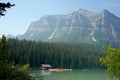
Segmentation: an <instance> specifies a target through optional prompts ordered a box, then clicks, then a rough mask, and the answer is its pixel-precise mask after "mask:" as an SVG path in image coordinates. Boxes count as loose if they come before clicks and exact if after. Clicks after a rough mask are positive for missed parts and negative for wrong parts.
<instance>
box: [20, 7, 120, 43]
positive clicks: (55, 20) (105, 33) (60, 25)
mask: <svg viewBox="0 0 120 80" xmlns="http://www.w3.org/2000/svg"><path fill="white" fill-rule="evenodd" d="M119 30H120V18H118V17H117V16H115V15H114V14H112V13H110V12H109V11H107V10H103V11H102V12H100V13H94V12H91V11H88V10H84V9H78V10H76V11H72V12H67V13H64V14H58V15H45V16H43V17H41V18H40V20H38V21H35V22H32V23H31V24H30V26H29V28H28V30H27V31H26V32H25V34H24V35H21V36H19V39H27V40H35V41H51V42H85V43H99V42H120V35H119V34H120V31H119Z"/></svg>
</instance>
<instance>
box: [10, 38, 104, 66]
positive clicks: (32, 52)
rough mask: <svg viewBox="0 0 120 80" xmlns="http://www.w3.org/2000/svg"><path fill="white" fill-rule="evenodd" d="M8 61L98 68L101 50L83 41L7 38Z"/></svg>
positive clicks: (32, 64) (35, 64)
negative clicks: (8, 48) (43, 40)
mask: <svg viewBox="0 0 120 80" xmlns="http://www.w3.org/2000/svg"><path fill="white" fill-rule="evenodd" d="M8 45H9V47H10V56H9V61H10V62H11V63H14V64H30V67H39V66H40V64H51V65H52V66H53V67H63V68H98V67H100V63H99V57H101V56H102V55H101V50H100V47H98V46H92V45H89V44H83V43H79V44H78V43H49V42H34V41H26V40H21V41H19V40H17V39H9V40H8Z"/></svg>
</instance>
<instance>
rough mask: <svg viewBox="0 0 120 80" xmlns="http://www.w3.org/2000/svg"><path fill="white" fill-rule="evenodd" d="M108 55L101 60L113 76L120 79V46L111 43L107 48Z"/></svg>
mask: <svg viewBox="0 0 120 80" xmlns="http://www.w3.org/2000/svg"><path fill="white" fill-rule="evenodd" d="M105 53H106V57H105V58H101V59H100V62H101V63H102V64H104V65H105V66H106V67H107V71H108V72H109V73H110V75H111V78H113V77H114V76H115V77H116V78H118V79H119V80H120V48H113V47H112V44H110V45H109V46H108V47H107V48H105Z"/></svg>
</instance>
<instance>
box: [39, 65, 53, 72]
mask: <svg viewBox="0 0 120 80" xmlns="http://www.w3.org/2000/svg"><path fill="white" fill-rule="evenodd" d="M51 67H52V66H51V65H50V64H41V66H40V69H41V70H44V71H48V70H49V69H51Z"/></svg>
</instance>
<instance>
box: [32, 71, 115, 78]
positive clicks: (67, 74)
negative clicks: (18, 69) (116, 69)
mask: <svg viewBox="0 0 120 80" xmlns="http://www.w3.org/2000/svg"><path fill="white" fill-rule="evenodd" d="M33 74H35V75H36V77H37V78H39V79H37V80H110V77H109V75H108V74H107V73H106V70H73V71H64V72H55V71H54V72H49V71H47V72H40V71H35V73H33ZM114 80H117V79H114Z"/></svg>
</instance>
